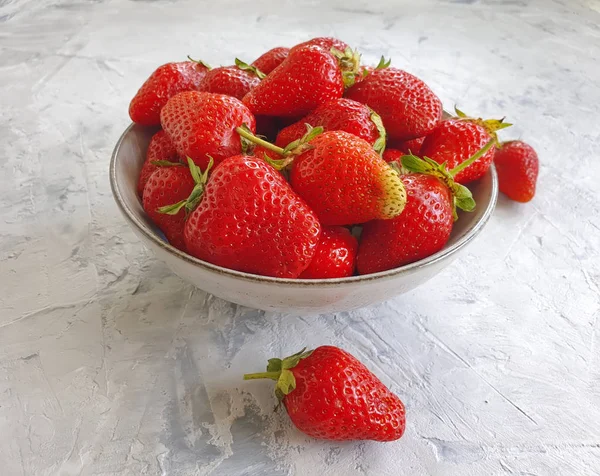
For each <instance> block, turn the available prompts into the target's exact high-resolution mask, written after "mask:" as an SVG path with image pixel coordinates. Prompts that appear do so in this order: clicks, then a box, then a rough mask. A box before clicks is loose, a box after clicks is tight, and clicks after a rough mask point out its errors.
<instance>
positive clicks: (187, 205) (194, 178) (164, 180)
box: [143, 159, 212, 251]
mask: <svg viewBox="0 0 600 476" xmlns="http://www.w3.org/2000/svg"><path fill="white" fill-rule="evenodd" d="M211 165H212V164H211ZM208 169H210V166H209V167H208V168H207V170H206V172H205V173H204V174H203V173H202V172H201V171H200V170H199V169H198V167H197V166H196V165H194V163H193V162H192V161H191V159H190V160H189V163H188V165H187V166H186V165H183V164H180V163H173V164H171V165H162V166H158V167H157V169H156V170H155V171H154V173H153V174H152V175H151V176H150V178H149V179H148V182H147V183H146V186H145V187H144V196H143V206H144V210H145V211H146V213H147V215H148V217H149V218H150V219H151V220H152V221H153V222H154V224H155V225H156V226H157V227H158V228H160V230H161V231H162V232H163V233H164V234H165V236H166V237H167V240H169V243H170V244H171V245H173V246H174V247H175V248H178V249H180V250H182V251H185V243H184V239H183V229H184V225H185V222H186V218H187V213H189V211H190V210H192V209H193V208H194V207H195V206H196V204H197V202H198V199H199V197H200V196H201V194H202V191H203V189H204V184H205V183H206V180H207V175H208Z"/></svg>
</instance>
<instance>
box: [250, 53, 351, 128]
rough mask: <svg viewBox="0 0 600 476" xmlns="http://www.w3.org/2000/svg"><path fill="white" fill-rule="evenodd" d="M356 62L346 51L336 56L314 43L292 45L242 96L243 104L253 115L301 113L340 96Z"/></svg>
mask: <svg viewBox="0 0 600 476" xmlns="http://www.w3.org/2000/svg"><path fill="white" fill-rule="evenodd" d="M338 56H339V55H338ZM358 61H359V60H358V56H357V55H355V54H351V52H350V51H348V54H347V55H346V54H343V55H341V56H340V57H336V56H334V54H333V53H330V52H329V51H326V50H324V49H322V48H321V47H319V46H316V45H307V46H302V47H300V48H293V49H292V50H291V51H290V54H289V55H288V57H287V58H286V59H285V61H284V62H283V63H281V64H280V65H279V66H278V67H277V68H275V70H273V71H272V72H271V74H269V75H268V76H267V77H266V78H265V79H263V80H262V81H261V82H260V84H258V85H257V86H256V87H255V88H254V89H252V90H251V91H250V92H249V93H248V94H247V95H246V96H245V97H244V104H246V106H248V107H249V108H250V110H251V111H252V112H253V113H254V114H261V115H265V116H283V117H296V116H304V115H306V114H308V113H309V112H311V111H312V110H313V109H315V108H316V107H318V106H320V105H321V104H324V103H326V102H329V101H331V100H332V99H337V98H340V97H342V94H343V93H344V84H345V82H346V83H347V84H350V83H351V82H352V81H353V80H354V76H355V74H356V72H357V71H358V70H357V68H358ZM340 65H341V66H340Z"/></svg>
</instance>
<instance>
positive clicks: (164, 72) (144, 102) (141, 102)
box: [129, 61, 210, 126]
mask: <svg viewBox="0 0 600 476" xmlns="http://www.w3.org/2000/svg"><path fill="white" fill-rule="evenodd" d="M209 69H210V67H209V66H207V65H206V64H204V63H202V62H201V61H183V62H180V63H167V64H163V65H162V66H160V67H159V68H158V69H157V70H156V71H154V72H153V73H152V74H151V75H150V77H149V78H148V79H147V80H146V82H145V83H144V84H143V85H142V87H141V88H140V89H139V91H138V92H137V93H136V95H135V96H134V97H133V99H132V100H131V103H130V104H129V116H130V117H131V120H132V121H133V122H135V123H136V124H141V125H143V126H157V125H159V124H160V111H161V109H162V108H163V107H164V105H165V104H166V103H167V101H168V100H169V99H170V98H171V97H173V96H175V95H176V94H177V93H180V92H182V91H192V90H196V89H198V85H199V84H200V82H201V81H202V78H204V75H205V74H206V73H207V71H208V70H209Z"/></svg>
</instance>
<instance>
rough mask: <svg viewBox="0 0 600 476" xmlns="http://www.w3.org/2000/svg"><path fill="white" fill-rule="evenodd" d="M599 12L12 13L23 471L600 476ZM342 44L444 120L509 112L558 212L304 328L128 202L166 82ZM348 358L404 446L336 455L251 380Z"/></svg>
mask: <svg viewBox="0 0 600 476" xmlns="http://www.w3.org/2000/svg"><path fill="white" fill-rule="evenodd" d="M598 25H600V4H599V2H597V1H593V0H586V1H584V0H578V1H574V0H555V1H551V0H547V1H544V0H538V1H533V0H532V1H527V0H516V1H515V0H502V1H501V0H496V1H494V0H487V1H477V0H462V1H459V0H457V1H451V0H447V1H441V0H439V1H432V0H428V1H421V2H412V1H408V0H407V1H392V0H388V1H384V2H374V1H370V2H368V1H360V0H329V1H326V2H317V1H314V2H297V1H291V0H288V1H278V0H271V1H266V2H252V3H247V2H243V1H241V0H238V1H235V0H234V1H226V2H217V1H211V2H197V1H191V0H190V1H184V0H182V1H128V0H105V1H102V0H96V1H91V0H90V1H83V0H79V1H68V0H0V139H1V140H0V166H1V170H0V465H1V467H2V470H1V471H0V472H1V473H2V474H3V475H9V476H12V475H16V476H20V475H156V474H164V475H191V474H199V475H205V474H215V475H263V474H265V475H292V474H298V475H319V476H321V475H344V476H345V475H354V474H364V475H390V476H391V475H394V476H396V475H428V474H430V475H459V476H468V475H473V476H476V475H477V476H478V475H497V474H502V475H504V474H506V475H540V476H541V475H560V476H564V475H577V476H583V475H592V474H598V468H600V429H599V428H600V390H599V389H600V371H599V368H598V365H599V363H600V348H599V347H600V346H599V345H598V343H597V340H598V337H597V334H598V315H599V313H600V310H599V309H600V298H599V287H598V286H599V285H598V281H599V278H600V259H599V258H598V250H599V249H600V210H599V205H598V201H599V198H600V194H599V191H598V181H599V179H600V177H599V175H600V165H599V157H598V153H597V147H598V143H599V132H598V112H599V110H598V109H599V107H598V104H599V103H600V86H599V85H598V78H599V75H600V67H599V66H598V58H599V57H600V28H599V27H598ZM323 34H333V35H336V36H339V37H340V38H342V39H344V40H346V41H347V42H349V43H351V44H352V45H355V46H358V47H360V49H361V50H362V51H363V53H364V57H365V59H366V60H367V61H369V62H376V61H377V58H378V57H379V55H381V54H385V55H391V56H392V58H393V61H394V64H395V65H396V66H400V67H405V68H407V69H408V70H409V71H411V72H413V73H415V74H417V75H419V76H420V77H422V78H423V79H424V80H426V81H427V82H428V83H429V84H430V85H431V87H432V88H433V89H434V90H435V91H436V92H437V93H438V94H439V95H440V97H441V98H442V99H443V101H444V103H445V105H446V107H447V108H451V107H452V105H453V104H454V103H457V104H459V105H460V106H461V107H462V109H464V110H466V111H468V112H471V113H473V114H481V115H484V116H502V115H507V117H508V118H509V119H510V120H511V122H514V123H515V124H517V125H516V126H515V127H514V128H512V129H510V130H508V131H506V134H505V135H504V137H512V138H518V137H522V138H524V139H525V140H527V141H529V142H531V143H532V144H533V145H534V146H535V147H536V148H537V150H538V152H539V155H540V158H541V162H542V166H541V172H540V182H539V192H538V196H537V197H536V198H535V200H534V201H533V202H532V203H530V204H529V205H525V206H523V205H518V204H514V203H510V202H509V201H507V200H505V199H501V200H500V203H499V206H498V209H497V210H496V212H495V216H494V217H493V219H492V221H491V223H490V224H489V225H488V227H487V229H486V230H485V231H484V233H483V234H482V236H481V237H480V238H479V239H478V240H477V242H476V243H475V244H473V245H472V246H471V247H470V248H469V250H468V252H467V253H466V254H465V255H464V256H463V257H461V258H460V259H459V260H458V261H457V262H456V263H455V264H454V265H452V266H451V267H450V268H448V269H447V270H446V271H444V272H443V273H442V274H440V275H439V276H437V277H436V278H434V279H433V280H431V281H430V282H429V283H427V284H426V285H424V286H422V287H421V288H419V289H417V290H415V291H413V292H412V293H410V294H407V295H405V296H403V297H400V298H398V299H394V300H392V301H389V302H387V303H385V304H383V305H381V306H377V307H373V308H369V309H364V310H361V311H358V312H353V313H347V314H338V315H322V316H319V317H313V318H306V317H297V316H291V315H282V314H269V313H263V312H258V311H255V310H251V309H246V308H241V307H238V306H235V305H232V304H229V303H227V302H223V301H221V300H218V299H215V298H213V297H211V296H208V295H206V294H205V293H203V292H201V291H199V290H196V289H193V288H192V287H190V286H189V285H187V284H186V283H184V282H182V281H181V280H180V279H178V278H177V277H175V276H174V275H172V274H171V273H170V272H169V270H168V269H167V268H166V267H165V266H163V265H162V264H161V263H158V262H157V261H156V260H155V259H154V258H153V256H152V255H151V254H150V253H149V252H148V251H146V250H145V249H144V248H143V247H142V246H141V245H140V243H139V242H138V240H137V239H136V238H135V237H134V235H133V233H132V232H131V231H130V230H129V229H128V227H127V225H126V224H125V222H124V220H123V219H122V218H121V217H120V216H119V214H118V211H117V208H116V206H115V204H114V203H113V200H112V196H111V194H110V190H109V185H108V177H107V172H108V161H109V156H110V153H111V150H112V147H113V145H114V143H115V141H116V140H117V138H118V136H119V135H120V133H121V132H122V131H123V129H124V128H125V127H126V125H127V124H128V122H129V120H128V117H127V106H128V102H129V99H130V98H131V97H132V95H133V94H134V93H135V91H136V90H137V88H138V87H139V85H140V84H141V82H142V81H143V80H144V79H145V78H146V77H147V76H148V74H149V73H150V72H151V71H152V70H153V69H154V68H155V67H156V66H158V65H159V64H161V63H163V62H166V61H170V60H181V59H184V58H185V56H186V55H187V54H191V55H193V56H196V57H201V58H203V59H205V60H206V61H208V62H209V63H212V64H230V63H231V62H232V60H233V58H234V57H235V56H239V57H241V58H244V59H247V60H253V59H254V58H255V57H256V56H258V55H259V54H260V53H262V52H263V51H264V50H266V49H268V48H270V47H272V46H276V45H293V44H294V43H296V42H299V41H300V40H304V39H307V38H310V37H311V36H315V35H323ZM325 343H330V344H337V345H340V346H343V347H344V348H345V349H347V350H348V351H350V352H351V353H353V354H354V355H356V356H357V357H358V358H360V359H361V360H362V361H364V362H365V363H366V364H367V365H368V366H369V367H370V368H371V369H372V370H373V371H374V372H376V373H377V374H378V375H379V376H380V378H381V379H382V380H383V381H384V382H385V383H386V384H387V385H388V386H390V387H391V389H392V390H393V391H395V392H396V393H398V394H399V395H400V396H401V397H402V398H403V400H404V401H405V402H406V405H407V409H408V429H407V433H406V436H405V437H404V438H403V439H402V440H400V441H398V442H395V443H389V444H378V443H372V442H366V443H365V442H363V443H344V444H339V443H323V442H318V441H315V440H311V439H308V438H305V437H303V436H302V435H301V434H299V433H298V432H297V431H296V430H295V429H294V428H292V427H291V426H290V424H289V422H288V420H287V419H286V417H285V415H274V414H273V413H272V408H273V404H274V402H273V398H272V394H271V386H270V384H269V383H268V382H248V383H245V382H242V381H241V375H242V373H243V372H244V371H256V370H260V369H262V368H263V366H264V364H265V362H266V359H267V358H268V357H271V356H274V355H287V354H289V353H292V352H295V351H297V350H299V349H300V348H301V347H303V346H305V345H306V346H309V347H312V346H317V345H319V344H325Z"/></svg>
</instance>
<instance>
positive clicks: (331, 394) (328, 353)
mask: <svg viewBox="0 0 600 476" xmlns="http://www.w3.org/2000/svg"><path fill="white" fill-rule="evenodd" d="M260 378H270V379H272V380H275V381H276V382H277V383H276V386H275V394H276V396H277V398H278V399H279V400H280V401H281V402H283V404H284V405H285V408H286V410H287V413H288V415H289V417H290V419H291V420H292V423H293V424H294V425H295V426H296V428H298V429H299V430H300V431H301V432H303V433H305V434H307V435H308V436H312V437H313V438H321V439H325V440H337V441H342V440H375V441H393V440H397V439H399V438H401V437H402V435H403V434H404V427H405V424H406V414H405V410H404V404H403V403H402V401H401V400H400V399H399V398H398V397H397V396H396V395H394V394H393V393H392V392H390V390H389V389H388V388H387V387H386V386H385V385H384V384H383V383H382V382H381V381H380V380H379V379H378V378H377V377H376V376H375V375H373V374H372V373H371V371H369V369H368V368H367V367H365V366H364V365H363V364H362V363H361V362H359V361H358V360H357V359H356V358H355V357H353V356H352V355H350V354H349V353H348V352H346V351H344V350H342V349H340V348H338V347H333V346H329V345H326V346H321V347H317V348H316V349H315V350H312V351H308V352H304V350H302V351H300V352H299V353H297V354H294V355H292V356H290V357H287V358H285V359H283V360H282V359H269V365H268V366H267V371H266V372H263V373H257V374H246V375H244V380H251V379H260Z"/></svg>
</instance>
